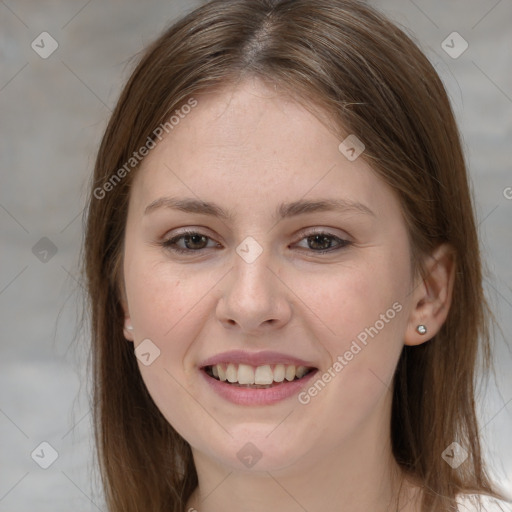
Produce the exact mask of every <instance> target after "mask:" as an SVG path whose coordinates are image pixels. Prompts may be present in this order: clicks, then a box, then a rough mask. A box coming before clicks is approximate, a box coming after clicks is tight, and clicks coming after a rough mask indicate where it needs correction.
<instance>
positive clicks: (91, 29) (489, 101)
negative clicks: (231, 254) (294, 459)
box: [0, 0, 512, 512]
mask: <svg viewBox="0 0 512 512" xmlns="http://www.w3.org/2000/svg"><path fill="white" fill-rule="evenodd" d="M199 3H200V2H197V1H196V2H192V1H188V2H185V1H176V0H172V1H168V2H164V1H156V0H153V1H150V2H142V1H138V2H137V1H135V0H129V1H124V2H121V1H120V0H109V1H103V2H100V1H99V0H90V1H86V0H80V1H79V0H76V1H66V2H64V1H62V0H61V1H56V0H54V1H39V2H36V1H35V0H31V1H28V0H27V1H21V0H5V1H0V45H1V67H0V109H1V110H0V111H1V124H0V129H1V136H0V144H1V155H2V160H1V162H2V167H1V171H0V179H1V181H0V183H1V186H0V229H1V236H2V240H1V246H0V326H1V327H0V328H1V333H2V339H1V357H0V393H1V394H0V512H3V511H9V512H16V511H24V512H28V511H31V512H33V511H38V512H44V511H51V512H59V511H69V510H79V511H94V510H104V505H103V502H102V498H101V491H100V488H99V486H98V479H97V472H96V471H95V469H94V458H93V455H92V453H93V445H92V437H91V426H90V419H91V416H90V413H89V404H88V398H87V391H88V387H87V381H86V375H87V373H86V356H87V335H86V333H84V332H81V331H80V330H79V328H78V319H79V315H80V311H81V310H80V296H81V288H80V283H79V277H78V272H77V268H78V267H77V263H78V257H79V251H80V242H81V236H82V221H81V213H82V209H83V207H84V198H85V191H86V189H87V185H88V180H89V177H90V173H91V171H92V167H93V162H94V154H95V150H96V149H97V146H98V144H99V141H100V137H101V135H102V132H103V130H104V128H105V126H106V122H107V120H108V116H109V114H110V111H111V109H112V108H113V106H114V105H115V102H116V99H117V97H118V94H119V92H120V87H121V86H122V84H123V83H124V81H125V80H126V79H127V77H128V76H129V72H130V70H131V69H132V67H133V65H134V62H135V61H134V60H133V59H132V57H133V56H134V55H135V54H137V53H138V52H140V51H141V49H143V48H144V46H145V45H146V44H148V43H149V42H150V41H151V40H152V39H153V38H154V37H155V36H156V35H158V34H159V33H160V31H161V30H162V29H164V27H165V26H167V25H168V24H169V23H170V22H171V21H172V20H173V19H174V18H176V17H177V16H179V15H181V14H183V13H185V12H188V11H190V10H192V9H193V8H194V7H195V6H197V5H199ZM375 4H377V2H375ZM378 6H379V7H380V8H381V9H382V10H383V11H384V12H385V13H387V14H388V15H389V16H390V17H391V18H392V19H394V20H395V21H396V22H397V23H399V24H401V25H402V26H403V27H405V28H406V30H407V31H408V33H409V34H412V35H413V36H414V38H415V39H416V40H417V41H418V42H419V44H420V46H421V47H422V49H423V50H424V51H425V52H426V54H427V55H428V56H429V58H430V59H431V61H432V62H433V63H434V65H435V67H436V69H437V70H438V72H439V73H440V75H441V77H442V79H443V81H444V83H445V85H446V87H447V89H448V91H449V94H450V98H451V100H452V102H453V106H454V109H455V111H456V115H457V118H458V121H459V124H460V128H461V131H462V134H463V137H464V144H465V151H466V154H467V158H468V163H469V168H470V173H471V179H472V182H473V184H474V194H475V200H476V207H477V215H478V222H479V230H480V235H481V241H482V251H483V256H484V258H485V261H486V264H487V268H488V272H487V274H486V280H485V286H486V290H487V293H488V296H489V299H490V301H491V304H492V306H493V309H494V311H495V313H496V316H497V319H498V322H499V325H500V326H501V329H502V332H499V331H496V333H495V337H494V344H495V354H496V362H497V379H496V381H495V380H492V379H491V380H490V381H489V384H488V386H487V388H483V389H482V392H481V394H480V395H479V400H478V403H479V407H480V415H481V425H482V428H481V432H482V435H483V436H484V439H485V446H486V452H487V453H488V455H489V457H490V460H491V461H492V464H493V468H494V471H495V473H496V474H497V476H498V478H499V480H500V481H501V482H502V483H503V484H504V485H506V486H507V488H508V489H509V490H511V489H512V441H511V432H512V428H511V427H512V401H511V400H512V375H511V373H512V372H510V369H511V368H512V366H511V363H512V351H511V348H510V332H512V288H511V285H512V270H511V267H510V261H511V253H512V251H511V248H512V236H511V226H510V224H511V222H510V220H511V218H512V216H511V213H512V200H510V199H507V198H506V197H505V194H504V191H505V190H506V188H507V187H512V173H511V161H512V158H511V150H510V143H511V142H512V137H511V134H512V74H511V71H510V70H511V69H512V25H511V22H512V0H500V1H498V0H490V1H476V0H467V1H462V0H451V1H450V2H445V1H444V0H435V1H429V2H419V0H418V1H416V2H412V1H409V0H386V1H382V2H378ZM44 31H46V32H48V33H49V34H51V36H52V37H53V38H54V39H55V40H56V41H57V42H58V45H59V46H58V48H57V50H56V51H55V52H54V53H53V54H52V55H51V56H49V57H48V58H46V59H43V58H41V57H40V56H39V55H38V54H37V53H36V52H35V51H34V50H33V49H32V48H31V43H32V41H33V40H35V39H36V38H37V36H38V35H39V34H41V33H42V32H44ZM453 31H457V32H458V33H460V35H461V36H462V37H463V38H464V39H465V40H466V41H467V42H468V44H469V47H468V49H467V50H466V51H465V52H464V53H463V54H462V55H460V56H459V57H458V58H456V59H454V58H452V57H450V56H449V55H448V54H447V53H446V52H445V51H444V50H443V48H442V46H441V43H442V41H443V40H445V39H446V37H447V36H448V35H449V34H450V33H452V32H453ZM38 41H40V38H38V39H36V42H38ZM39 44H40V43H39ZM450 44H451V43H450ZM458 44H459V43H456V44H455V48H456V49H457V48H460V46H457V45H458ZM48 48H49V43H48V41H47V43H46V44H45V49H46V50H48ZM42 50H43V49H41V50H40V51H42ZM46 50H45V51H46ZM511 196H512V194H511ZM509 197H510V196H509ZM43 237H46V238H47V239H44V240H43V241H40V240H41V239H42V238H43ZM34 247H35V249H34ZM55 250H56V253H55V254H53V252H55ZM45 251H46V253H45ZM52 251H53V252H52ZM504 336H505V337H506V339H507V340H508V342H506V341H505V340H504ZM43 441H46V442H48V443H50V445H51V446H53V447H54V448H55V450H56V451H57V452H58V458H57V459H56V460H55V462H54V463H53V464H52V465H51V466H50V467H49V468H48V469H42V468H41V467H39V465H38V464H36V462H35V461H34V460H33V459H32V458H31V453H32V452H33V450H34V449H36V447H38V446H39V445H40V443H41V442H43ZM44 450H45V449H44V448H43V452H41V449H40V448H39V449H38V450H36V452H35V455H34V458H35V459H36V460H38V461H39V462H44V461H46V462H48V461H49V460H50V459H49V458H48V457H49V453H50V452H49V451H48V449H46V451H44ZM41 453H44V457H43V456H42V455H41ZM37 454H39V455H40V456H39V458H38V457H37Z"/></svg>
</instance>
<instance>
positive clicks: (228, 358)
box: [199, 350, 315, 368]
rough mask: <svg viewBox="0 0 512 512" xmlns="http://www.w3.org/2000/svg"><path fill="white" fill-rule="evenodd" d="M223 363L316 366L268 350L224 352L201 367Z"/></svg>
mask: <svg viewBox="0 0 512 512" xmlns="http://www.w3.org/2000/svg"><path fill="white" fill-rule="evenodd" d="M221 363H235V364H248V365H250V366H263V365H266V364H269V365H271V364H288V365H292V364H294V365H295V366H306V367H308V368H315V365H314V364H312V363H311V362H308V361H305V360H303V359H300V358H298V357H294V356H290V355H288V354H282V353H280V352H272V351H268V350H264V351H261V352H247V351H244V350H230V351H228V352H222V353H221V354H217V355H215V356H212V357H209V358H208V359H205V360H204V361H203V362H202V363H201V364H200V365H199V366H200V367H201V368H204V367H206V366H214V365H216V364H221Z"/></svg>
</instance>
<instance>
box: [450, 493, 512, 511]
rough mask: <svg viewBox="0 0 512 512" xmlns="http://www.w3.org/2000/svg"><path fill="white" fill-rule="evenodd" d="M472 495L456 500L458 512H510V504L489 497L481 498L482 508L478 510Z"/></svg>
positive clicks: (511, 504)
mask: <svg viewBox="0 0 512 512" xmlns="http://www.w3.org/2000/svg"><path fill="white" fill-rule="evenodd" d="M475 496H476V495H474V494H465V495H463V496H459V497H458V498H457V503H458V504H459V506H458V509H457V510H458V511H459V512H512V503H507V502H506V501H502V500H497V499H494V498H490V497H489V496H484V495H482V496H481V501H482V508H481V509H480V508H478V507H477V505H476V504H475V500H474V497H475Z"/></svg>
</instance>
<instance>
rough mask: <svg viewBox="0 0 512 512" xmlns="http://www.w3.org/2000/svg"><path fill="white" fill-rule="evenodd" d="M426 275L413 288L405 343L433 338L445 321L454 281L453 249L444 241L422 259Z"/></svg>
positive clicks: (419, 342)
mask: <svg viewBox="0 0 512 512" xmlns="http://www.w3.org/2000/svg"><path fill="white" fill-rule="evenodd" d="M424 267H425V275H424V276H422V277H421V278H419V280H418V283H417V284H416V287H415V288H414V290H413V291H412V295H413V301H412V302H413V308H412V310H411V313H410V317H409V323H408V325H407V329H406V332H405V344H406V345H420V344H421V343H424V342H425V341H428V340H430V339H432V338H433V337H434V336H435V335H436V334H437V332H439V330H440V329H441V327H442V325H443V324H444V322H445V321H446V318H447V316H448V311H449V310H450V305H451V301H452V293H453V284H454V281H455V267H456V261H455V252H454V250H453V248H452V247H451V246H450V245H449V244H447V243H443V244H441V245H439V246H438V247H436V249H435V250H434V251H433V252H432V254H430V255H429V256H428V257H427V258H426V260H425V261H424Z"/></svg>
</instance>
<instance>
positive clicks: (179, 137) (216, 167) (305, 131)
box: [132, 80, 396, 215]
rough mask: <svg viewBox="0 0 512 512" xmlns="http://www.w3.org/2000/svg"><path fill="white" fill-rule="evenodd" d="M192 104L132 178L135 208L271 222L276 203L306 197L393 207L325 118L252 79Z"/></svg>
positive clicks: (387, 193)
mask: <svg viewBox="0 0 512 512" xmlns="http://www.w3.org/2000/svg"><path fill="white" fill-rule="evenodd" d="M194 99H195V100H196V101H197V105H196V106H195V107H194V108H193V109H190V111H189V110H188V109H187V111H188V113H187V114H186V115H184V114H183V113H182V116H180V118H179V122H178V123H177V124H176V125H175V126H174V127H173V129H172V131H170V133H169V134H168V135H166V136H165V137H164V138H163V139H162V141H160V142H159V143H158V144H157V146H156V148H154V149H152V150H151V151H150V153H149V154H148V156H147V157H146V158H145V159H144V161H143V162H142V165H141V167H140V169H139V170H138V171H137V174H136V177H135V180H134V183H133V187H134V190H133V191H132V192H133V196H134V197H133V201H134V202H136V203H140V204H139V207H140V208H142V207H144V208H145V207H146V206H147V204H148V203H150V202H151V201H154V200H155V199H157V198H158V197H160V196H164V195H172V196H176V195H186V196H187V197H190V196H195V197H196V198H198V199H203V200H211V201H215V202H216V203H221V204H222V203H223V204H228V205H232V206H233V207H234V208H235V207H237V206H238V207H243V206H245V207H247V209H252V212H253V213H254V212H259V211H260V209H262V208H261V207H262V206H263V205H265V207H264V209H265V210H266V211H268V213H269V215H270V214H271V213H273V212H274V210H275V206H277V204H278V203H281V202H283V201H285V200H286V201H296V200H298V199H300V198H305V197H306V196H308V197H309V196H310V197H313V196H314V197H315V198H318V197H326V198H327V197H329V198H337V197H343V198H345V199H349V200H352V201H356V200H357V201H359V202H362V203H366V204H373V205H374V206H375V207H376V208H377V209H378V208H379V207H380V208H387V207H389V206H390V205H389V204H388V203H389V202H390V201H395V202H396V200H395V198H394V197H393V194H392V193H391V191H390V190H389V189H387V187H386V186H385V185H384V183H383V182H382V181H381V180H380V178H379V177H378V176H377V175H376V174H375V172H374V171H373V170H372V169H371V168H370V166H369V165H368V164H367V163H366V162H365V161H364V160H363V159H362V158H358V159H356V160H355V161H349V160H348V159H347V158H346V157H345V156H344V155H343V154H342V153H341V152H340V150H339V144H340V142H341V141H340V139H339V137H338V136H336V135H335V134H334V133H333V130H332V128H331V127H330V126H329V118H328V115H327V113H325V115H324V116H322V113H321V112H319V115H316V114H315V115H314V114H313V113H312V112H311V111H310V110H309V109H307V108H305V107H304V106H303V105H301V104H299V103H298V102H297V101H294V100H293V99H292V98H290V97H289V96H288V95H286V94H281V93H280V92H278V91H276V90H275V89H274V88H273V87H270V86H268V85H265V84H263V83H262V82H261V81H255V80H252V81H246V82H243V83H242V84H238V85H237V86H227V87H225V88H223V89H220V90H217V91H215V92H210V93H208V94H201V95H198V96H196V97H195V98H194ZM237 199H240V200H239V201H237ZM242 203H243V204H242ZM271 203H275V206H274V207H272V211H270V210H269V204H271ZM395 206H396V205H395Z"/></svg>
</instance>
